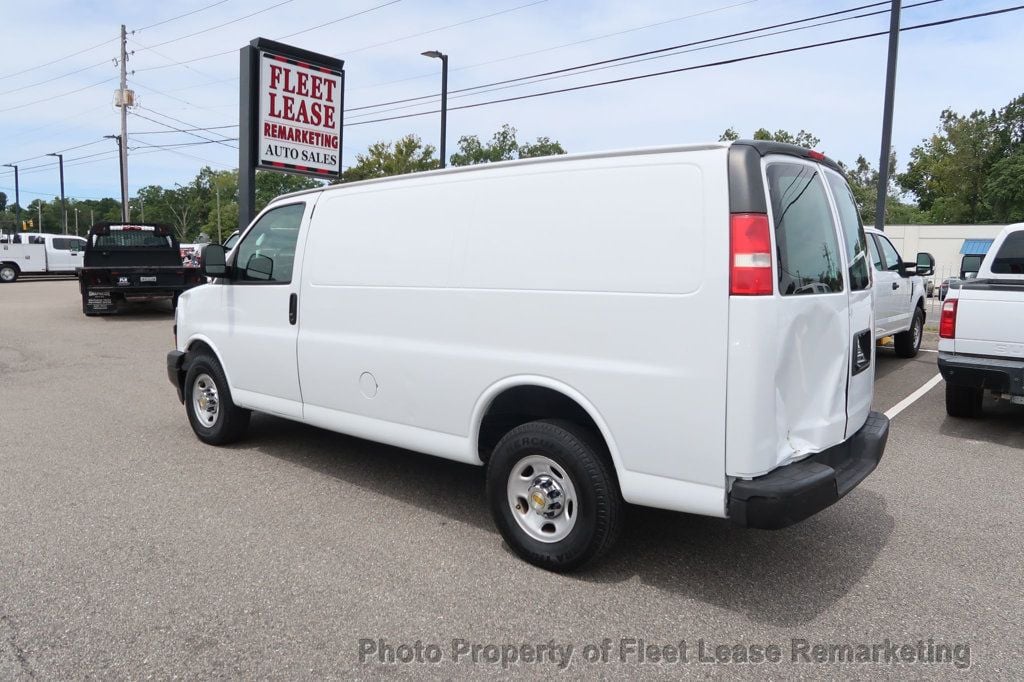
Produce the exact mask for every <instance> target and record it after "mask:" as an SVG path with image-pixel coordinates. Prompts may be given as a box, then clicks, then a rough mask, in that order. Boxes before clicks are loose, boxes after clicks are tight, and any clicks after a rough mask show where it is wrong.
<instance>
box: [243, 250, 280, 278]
mask: <svg viewBox="0 0 1024 682" xmlns="http://www.w3.org/2000/svg"><path fill="white" fill-rule="evenodd" d="M273 272H274V261H273V260H272V259H271V258H270V257H269V256H262V255H256V254H253V256H252V258H250V259H249V262H248V263H246V265H245V278H246V279H255V280H264V281H266V280H269V279H270V277H271V275H272V274H273Z"/></svg>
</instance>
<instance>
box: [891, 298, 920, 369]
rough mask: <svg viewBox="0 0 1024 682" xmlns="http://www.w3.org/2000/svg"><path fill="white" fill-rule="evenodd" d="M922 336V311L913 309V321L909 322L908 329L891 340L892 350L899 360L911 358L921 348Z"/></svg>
mask: <svg viewBox="0 0 1024 682" xmlns="http://www.w3.org/2000/svg"><path fill="white" fill-rule="evenodd" d="M922 336H924V311H923V310H921V309H920V308H914V319H913V320H911V321H910V329H908V330H907V331H905V332H900V333H899V334H897V335H896V336H895V337H894V338H893V348H894V349H895V351H896V355H898V356H900V357H901V358H912V357H914V356H915V355H917V351H918V350H919V349H920V348H921V337H922Z"/></svg>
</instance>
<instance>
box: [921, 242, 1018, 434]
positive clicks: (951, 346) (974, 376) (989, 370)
mask: <svg viewBox="0 0 1024 682" xmlns="http://www.w3.org/2000/svg"><path fill="white" fill-rule="evenodd" d="M939 371H940V372H942V376H943V378H944V379H945V380H946V412H947V413H949V415H950V416H951V417H977V416H980V415H981V405H982V399H983V398H984V395H985V391H986V390H987V391H990V392H991V393H992V394H993V395H995V396H996V397H998V398H1002V399H1005V400H1010V401H1012V402H1014V403H1017V404H1024V223H1017V224H1015V225H1008V226H1006V227H1005V228H1003V231H1002V232H1000V233H999V236H998V237H996V239H995V241H994V242H993V244H992V248H990V249H989V252H988V255H986V256H985V260H984V261H982V263H981V270H980V271H979V272H978V276H977V277H976V278H974V279H969V280H966V281H965V282H964V283H963V284H962V285H960V288H958V289H950V290H949V293H948V294H947V295H946V300H945V301H943V303H942V316H941V318H940V319H939Z"/></svg>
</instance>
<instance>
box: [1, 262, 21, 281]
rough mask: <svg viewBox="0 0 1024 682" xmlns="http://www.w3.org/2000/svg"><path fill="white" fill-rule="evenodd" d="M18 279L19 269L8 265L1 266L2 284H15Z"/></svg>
mask: <svg viewBox="0 0 1024 682" xmlns="http://www.w3.org/2000/svg"><path fill="white" fill-rule="evenodd" d="M16 279H18V268H16V267H14V266H13V265H7V264H6V263H5V264H3V265H0V282H5V283H6V282H13V281H15V280H16Z"/></svg>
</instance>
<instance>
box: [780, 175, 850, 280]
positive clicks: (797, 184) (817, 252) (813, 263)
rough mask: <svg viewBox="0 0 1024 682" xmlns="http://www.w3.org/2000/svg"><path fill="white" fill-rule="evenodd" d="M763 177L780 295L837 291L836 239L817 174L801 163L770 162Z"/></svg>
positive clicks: (839, 264) (838, 278)
mask: <svg viewBox="0 0 1024 682" xmlns="http://www.w3.org/2000/svg"><path fill="white" fill-rule="evenodd" d="M767 174H768V192H769V194H770V195H771V200H772V216H773V218H774V220H775V247H776V250H777V251H778V263H779V293H781V294H782V295H783V296H802V295H808V294H831V293H835V292H838V291H842V290H843V273H842V270H841V266H842V260H841V258H840V256H839V238H838V237H837V236H836V229H835V224H834V223H833V222H832V208H831V207H830V206H829V203H828V196H827V195H826V194H825V186H824V185H823V184H822V182H821V172H820V171H819V170H818V169H817V168H816V167H814V166H810V165H806V164H798V163H772V164H770V165H769V166H768V170H767Z"/></svg>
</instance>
